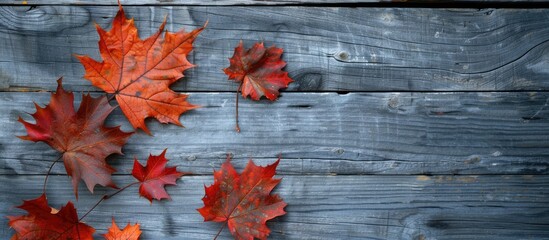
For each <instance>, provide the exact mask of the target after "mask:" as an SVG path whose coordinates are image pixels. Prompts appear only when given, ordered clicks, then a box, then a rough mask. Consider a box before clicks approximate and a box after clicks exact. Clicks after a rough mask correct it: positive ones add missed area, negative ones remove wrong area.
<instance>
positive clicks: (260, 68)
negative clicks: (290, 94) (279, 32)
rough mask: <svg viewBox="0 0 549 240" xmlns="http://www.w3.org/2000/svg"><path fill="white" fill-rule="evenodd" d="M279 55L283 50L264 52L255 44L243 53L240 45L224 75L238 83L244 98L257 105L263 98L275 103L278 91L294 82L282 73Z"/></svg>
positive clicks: (281, 61)
mask: <svg viewBox="0 0 549 240" xmlns="http://www.w3.org/2000/svg"><path fill="white" fill-rule="evenodd" d="M282 52H283V49H282V48H277V47H275V46H271V47H269V48H267V49H265V46H264V45H263V43H256V44H254V46H253V47H252V48H250V49H248V50H246V51H244V44H243V43H242V41H240V44H238V47H236V48H235V49H234V55H233V57H232V58H229V61H230V63H231V65H230V66H229V67H228V68H225V69H224V70H223V71H224V72H225V74H227V75H228V76H229V79H232V80H235V81H237V82H240V85H241V87H240V88H241V90H242V96H243V97H244V98H246V97H247V96H250V97H251V98H252V99H253V100H256V101H257V100H259V99H260V98H261V96H265V97H267V98H268V99H269V100H271V101H274V100H276V98H277V97H278V94H279V93H278V90H279V89H280V88H286V87H288V84H290V83H291V82H293V80H292V79H291V78H290V77H288V72H286V71H282V68H284V67H285V66H286V62H284V61H283V60H282V59H280V57H281V56H282Z"/></svg>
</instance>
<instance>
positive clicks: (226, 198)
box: [198, 156, 286, 240]
mask: <svg viewBox="0 0 549 240" xmlns="http://www.w3.org/2000/svg"><path fill="white" fill-rule="evenodd" d="M279 162H280V158H279V159H278V160H277V161H276V162H275V163H273V164H271V165H268V166H267V167H260V166H256V165H255V164H254V162H253V161H252V160H250V161H249V162H248V165H246V168H245V169H244V171H243V172H242V173H241V174H238V173H237V172H236V171H235V169H234V168H233V165H232V164H231V162H230V156H227V161H226V162H225V163H223V165H222V166H221V169H220V170H219V171H216V172H214V180H215V181H214V184H212V185H211V186H209V187H206V188H205V189H206V194H205V196H204V198H202V201H203V202H204V207H202V208H200V209H198V212H200V214H201V215H202V216H203V217H204V221H214V222H227V225H228V227H229V231H230V232H231V234H232V235H233V236H234V237H235V239H249V240H253V239H254V237H255V238H259V239H266V238H267V236H268V235H269V233H270V230H269V228H267V225H266V224H265V223H266V222H267V220H270V219H272V218H275V217H277V216H281V215H284V214H286V212H285V211H284V207H285V206H286V203H285V202H284V201H283V200H282V199H281V198H280V197H279V196H278V195H276V194H275V195H271V191H272V190H273V188H275V187H276V185H277V184H278V183H279V182H280V180H281V179H273V176H274V175H275V173H276V167H277V166H278V163H279Z"/></svg>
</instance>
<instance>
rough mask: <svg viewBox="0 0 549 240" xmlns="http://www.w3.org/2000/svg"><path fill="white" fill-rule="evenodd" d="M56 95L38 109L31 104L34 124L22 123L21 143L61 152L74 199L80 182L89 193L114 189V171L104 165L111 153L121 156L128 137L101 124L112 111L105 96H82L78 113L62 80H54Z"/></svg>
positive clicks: (70, 93)
mask: <svg viewBox="0 0 549 240" xmlns="http://www.w3.org/2000/svg"><path fill="white" fill-rule="evenodd" d="M57 83H58V86H57V92H56V93H52V95H51V100H50V103H49V104H48V105H46V107H44V108H42V107H40V106H38V104H35V106H36V113H34V114H32V117H33V118H34V119H35V120H36V123H35V124H32V123H29V122H26V121H24V120H23V119H22V118H21V117H19V122H21V123H23V125H24V126H25V128H26V129H27V134H28V135H27V136H20V137H19V138H21V139H24V140H30V141H34V142H38V141H40V142H45V143H47V144H48V145H50V147H52V148H53V149H55V150H57V151H59V152H61V153H62V154H63V155H62V158H63V162H64V164H65V170H66V171H67V174H68V175H69V176H71V177H72V184H73V188H74V194H75V195H76V197H78V182H79V181H80V179H82V180H84V182H85V183H86V186H87V187H88V189H89V190H90V192H93V188H94V186H95V185H96V184H99V185H101V186H109V187H116V185H115V184H114V183H113V182H112V179H111V174H112V173H113V172H115V170H114V168H112V167H111V166H109V165H108V164H107V163H106V162H105V158H106V157H107V156H109V155H111V154H114V153H118V154H122V151H121V150H122V146H123V145H124V144H126V141H127V140H128V138H129V137H130V135H132V133H125V132H122V131H121V130H120V127H105V126H103V123H104V121H105V119H106V118H107V116H108V115H109V114H110V113H111V112H112V110H114V107H112V106H111V105H109V103H108V100H107V98H106V97H105V96H102V97H98V98H92V97H91V96H90V95H89V94H88V95H82V102H81V103H80V107H79V108H78V112H75V110H74V95H73V93H72V92H66V91H65V90H64V89H63V85H62V80H61V79H59V80H57Z"/></svg>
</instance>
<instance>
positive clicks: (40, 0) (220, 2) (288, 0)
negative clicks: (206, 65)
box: [0, 0, 545, 6]
mask: <svg viewBox="0 0 549 240" xmlns="http://www.w3.org/2000/svg"><path fill="white" fill-rule="evenodd" d="M120 2H121V3H122V4H123V5H126V6H131V5H170V6H174V5H175V6H177V5H181V6H185V5H205V6H224V5H225V6H230V5H294V4H296V5H297V4H299V5H307V4H356V3H386V4H388V6H391V5H390V4H391V3H393V4H405V3H411V4H410V5H411V6H413V4H414V3H424V4H433V5H436V3H437V2H439V3H440V2H442V3H462V4H468V3H541V2H545V0H444V1H431V0H406V1H402V0H398V1H391V0H269V1H264V0H202V1H201V0H120ZM0 4H4V5H23V6H26V5H111V6H112V5H117V1H116V0H26V1H25V0H1V1H0Z"/></svg>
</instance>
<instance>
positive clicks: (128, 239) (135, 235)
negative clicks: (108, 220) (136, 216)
mask: <svg viewBox="0 0 549 240" xmlns="http://www.w3.org/2000/svg"><path fill="white" fill-rule="evenodd" d="M140 235H141V230H140V229H139V223H136V224H134V225H130V224H129V223H128V225H126V227H124V229H122V230H120V228H118V226H117V225H116V223H115V222H114V218H113V219H112V225H111V227H110V228H109V232H107V234H105V235H103V236H104V237H105V239H106V240H138V239H139V236H140Z"/></svg>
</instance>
